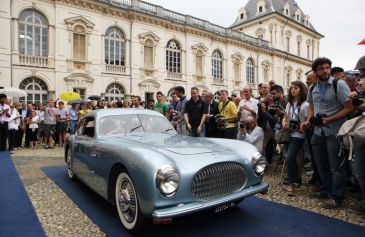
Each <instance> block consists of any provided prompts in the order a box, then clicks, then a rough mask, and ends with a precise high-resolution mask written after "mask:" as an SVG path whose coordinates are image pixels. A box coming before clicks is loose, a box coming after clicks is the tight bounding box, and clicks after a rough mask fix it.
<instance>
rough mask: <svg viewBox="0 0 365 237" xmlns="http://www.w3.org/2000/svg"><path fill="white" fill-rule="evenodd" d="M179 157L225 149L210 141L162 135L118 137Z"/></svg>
mask: <svg viewBox="0 0 365 237" xmlns="http://www.w3.org/2000/svg"><path fill="white" fill-rule="evenodd" d="M120 138H122V139H124V140H129V141H133V142H137V143H141V144H144V145H148V146H152V147H155V148H158V149H163V150H166V151H169V152H172V153H176V154H180V155H196V154H206V153H216V152H223V151H226V150H227V149H229V148H227V147H225V146H223V145H220V144H218V143H216V142H214V141H212V140H210V139H206V138H198V137H188V136H181V135H170V134H164V133H149V134H135V135H128V136H123V137H120Z"/></svg>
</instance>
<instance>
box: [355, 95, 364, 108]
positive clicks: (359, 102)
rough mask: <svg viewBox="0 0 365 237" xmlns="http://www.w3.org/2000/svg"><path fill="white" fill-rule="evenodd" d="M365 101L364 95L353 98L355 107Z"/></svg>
mask: <svg viewBox="0 0 365 237" xmlns="http://www.w3.org/2000/svg"><path fill="white" fill-rule="evenodd" d="M364 102H365V97H363V96H358V97H355V98H353V99H352V105H353V106H355V107H358V106H360V105H362V104H363V103H364Z"/></svg>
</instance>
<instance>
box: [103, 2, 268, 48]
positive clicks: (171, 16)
mask: <svg viewBox="0 0 365 237" xmlns="http://www.w3.org/2000/svg"><path fill="white" fill-rule="evenodd" d="M100 1H104V2H106V1H108V2H110V3H112V4H113V5H115V6H119V7H121V8H131V9H133V10H135V11H141V12H144V13H147V14H151V15H158V16H159V17H162V18H165V19H168V20H172V21H175V22H177V23H182V24H187V25H191V26H193V27H196V28H199V29H204V30H206V31H209V32H213V33H216V34H218V35H221V36H224V37H230V38H233V39H236V40H240V41H243V42H246V43H249V44H253V45H257V46H260V47H266V48H269V47H270V45H269V42H268V41H266V40H262V39H258V38H255V37H252V36H248V35H246V34H244V33H242V32H236V31H232V30H231V29H229V28H225V27H222V26H218V25H215V24H212V23H210V22H208V21H205V20H202V19H199V18H196V17H192V16H188V15H183V14H181V13H178V12H174V11H171V10H167V9H164V8H163V7H160V6H157V5H154V4H151V3H148V2H144V1H140V0H100Z"/></svg>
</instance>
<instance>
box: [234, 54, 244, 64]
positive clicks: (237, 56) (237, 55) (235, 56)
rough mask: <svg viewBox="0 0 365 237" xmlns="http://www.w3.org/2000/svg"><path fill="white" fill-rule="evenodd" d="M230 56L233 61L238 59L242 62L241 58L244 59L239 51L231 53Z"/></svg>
mask: <svg viewBox="0 0 365 237" xmlns="http://www.w3.org/2000/svg"><path fill="white" fill-rule="evenodd" d="M231 58H232V60H233V62H237V60H238V61H239V62H240V63H242V62H243V59H244V57H243V55H242V54H241V53H234V54H232V56H231Z"/></svg>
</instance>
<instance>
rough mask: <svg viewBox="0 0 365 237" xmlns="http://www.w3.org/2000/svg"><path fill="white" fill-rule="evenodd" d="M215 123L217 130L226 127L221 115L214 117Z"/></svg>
mask: <svg viewBox="0 0 365 237" xmlns="http://www.w3.org/2000/svg"><path fill="white" fill-rule="evenodd" d="M214 119H215V122H216V124H217V127H218V130H221V131H222V130H224V129H225V128H226V125H225V123H224V120H223V119H224V116H223V115H221V114H217V115H216V116H214Z"/></svg>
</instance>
